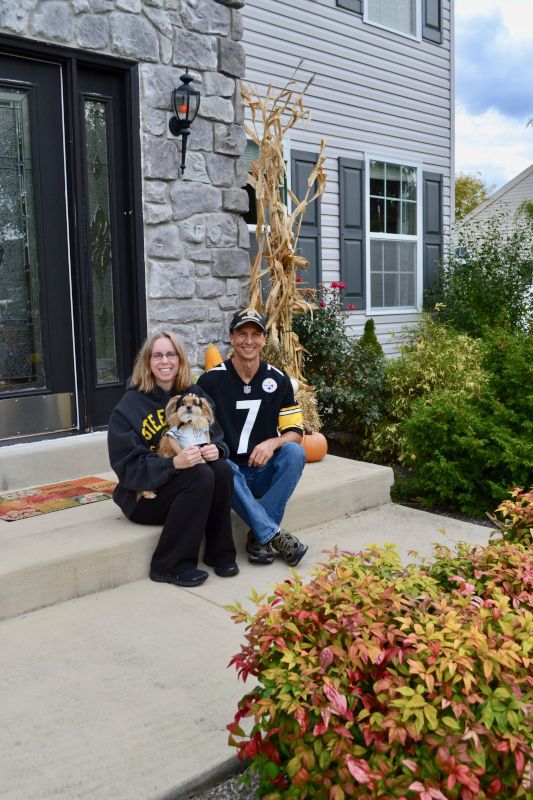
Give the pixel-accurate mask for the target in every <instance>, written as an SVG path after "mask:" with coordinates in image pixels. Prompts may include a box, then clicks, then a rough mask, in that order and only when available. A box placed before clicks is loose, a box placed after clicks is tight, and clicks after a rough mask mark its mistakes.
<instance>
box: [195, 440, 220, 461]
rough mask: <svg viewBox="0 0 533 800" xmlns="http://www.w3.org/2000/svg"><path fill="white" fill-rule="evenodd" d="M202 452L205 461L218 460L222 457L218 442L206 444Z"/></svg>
mask: <svg viewBox="0 0 533 800" xmlns="http://www.w3.org/2000/svg"><path fill="white" fill-rule="evenodd" d="M200 452H201V454H202V458H203V459H204V461H216V460H217V458H219V457H220V453H219V451H218V447H217V446H216V444H204V446H203V447H202V448H201V449H200Z"/></svg>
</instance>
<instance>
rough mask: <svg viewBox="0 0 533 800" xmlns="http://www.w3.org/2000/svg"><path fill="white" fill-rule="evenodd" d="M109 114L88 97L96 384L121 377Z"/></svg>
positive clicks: (86, 135) (88, 172) (87, 151)
mask: <svg viewBox="0 0 533 800" xmlns="http://www.w3.org/2000/svg"><path fill="white" fill-rule="evenodd" d="M107 114H108V106H107V103H104V102H100V101H96V100H86V101H85V159H86V160H85V166H86V176H87V207H88V214H89V221H88V222H89V259H90V265H91V276H92V305H93V308H92V311H93V325H94V338H95V350H96V382H97V384H105V383H111V382H113V381H117V380H118V365H117V353H116V346H115V310H114V309H115V306H114V298H113V252H112V244H111V243H112V238H111V237H112V223H111V212H110V186H109V181H110V175H109V163H108V161H109V159H108V148H107V122H108V120H107Z"/></svg>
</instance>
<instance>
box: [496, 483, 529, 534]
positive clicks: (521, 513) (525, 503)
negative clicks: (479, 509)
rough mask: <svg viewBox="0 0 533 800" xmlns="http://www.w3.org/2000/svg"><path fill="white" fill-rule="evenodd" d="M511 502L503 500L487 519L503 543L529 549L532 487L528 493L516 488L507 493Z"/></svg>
mask: <svg viewBox="0 0 533 800" xmlns="http://www.w3.org/2000/svg"><path fill="white" fill-rule="evenodd" d="M509 494H510V495H511V498H512V499H511V500H503V501H502V502H501V503H500V505H499V506H498V508H497V509H496V511H495V512H494V514H489V515H488V516H489V518H490V519H491V520H492V521H493V522H494V524H495V525H497V527H498V531H499V533H500V534H501V535H502V536H503V538H504V539H505V541H507V542H511V543H513V544H523V545H524V546H527V547H530V546H531V544H532V543H533V486H532V487H531V488H530V490H529V492H526V491H524V489H520V488H516V489H513V490H512V491H511V492H509Z"/></svg>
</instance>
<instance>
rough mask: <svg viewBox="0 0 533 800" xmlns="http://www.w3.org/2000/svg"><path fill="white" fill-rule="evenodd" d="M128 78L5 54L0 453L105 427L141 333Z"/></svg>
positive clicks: (0, 128) (1, 86)
mask: <svg viewBox="0 0 533 800" xmlns="http://www.w3.org/2000/svg"><path fill="white" fill-rule="evenodd" d="M128 80H129V76H128V71H127V70H122V71H121V70H120V69H113V70H111V69H109V68H107V69H106V68H104V67H103V66H101V65H94V64H87V63H79V62H78V61H77V60H76V58H72V57H71V58H69V59H67V58H63V59H59V58H58V60H57V62H54V60H53V59H51V60H44V59H39V58H38V57H33V58H31V57H27V56H25V55H14V54H12V53H1V52H0V441H10V440H13V439H16V438H19V437H27V436H34V435H42V434H50V433H54V432H59V431H73V432H74V431H84V430H92V429H94V428H96V427H99V426H103V425H105V424H106V422H107V420H108V418H109V413H110V411H111V409H112V407H113V405H114V404H115V403H116V402H117V400H118V399H119V397H120V396H121V394H122V393H123V391H124V386H125V381H126V379H127V377H128V375H129V374H130V372H131V365H132V360H133V355H134V352H135V350H136V348H137V346H138V343H139V339H140V337H141V336H142V334H143V332H144V318H143V313H142V310H141V309H142V308H143V305H144V303H143V293H142V286H141V281H140V275H141V271H140V270H139V269H138V262H139V259H138V257H137V250H138V248H137V246H136V242H137V238H136V231H135V222H136V219H137V217H138V214H136V213H135V209H136V208H138V203H137V205H136V202H137V201H136V196H135V189H134V186H135V182H134V179H133V177H132V176H133V174H134V168H133V158H134V153H135V145H134V137H133V133H132V131H133V125H132V124H131V123H132V120H131V115H130V106H129V103H128V91H129V82H128Z"/></svg>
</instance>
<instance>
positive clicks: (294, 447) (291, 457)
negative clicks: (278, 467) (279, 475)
mask: <svg viewBox="0 0 533 800" xmlns="http://www.w3.org/2000/svg"><path fill="white" fill-rule="evenodd" d="M277 452H278V453H279V456H280V462H283V463H284V464H286V465H288V466H291V467H294V468H295V469H300V470H302V469H303V467H304V464H305V450H304V449H303V447H302V445H301V444H298V443H297V442H286V444H284V445H282V446H281V447H280V448H279V450H278V451H277Z"/></svg>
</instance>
